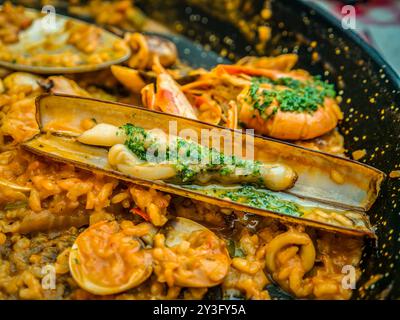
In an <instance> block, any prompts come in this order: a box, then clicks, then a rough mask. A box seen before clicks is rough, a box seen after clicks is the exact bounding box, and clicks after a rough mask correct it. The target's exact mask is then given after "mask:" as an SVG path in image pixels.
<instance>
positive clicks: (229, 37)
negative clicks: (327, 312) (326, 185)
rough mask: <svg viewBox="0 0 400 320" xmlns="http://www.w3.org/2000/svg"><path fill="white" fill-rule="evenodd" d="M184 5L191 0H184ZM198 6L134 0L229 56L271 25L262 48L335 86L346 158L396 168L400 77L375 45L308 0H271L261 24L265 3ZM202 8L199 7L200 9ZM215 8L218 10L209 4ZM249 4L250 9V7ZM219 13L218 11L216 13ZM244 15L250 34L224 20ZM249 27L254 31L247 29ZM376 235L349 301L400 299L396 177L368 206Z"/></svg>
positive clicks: (251, 45)
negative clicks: (233, 11) (356, 156)
mask: <svg viewBox="0 0 400 320" xmlns="http://www.w3.org/2000/svg"><path fill="white" fill-rule="evenodd" d="M190 2H191V3H193V2H196V1H190ZM198 2H200V7H201V8H197V7H196V6H194V5H192V4H191V5H189V4H188V5H182V2H179V1H174V0H167V1H139V4H140V5H141V7H142V8H143V9H144V10H145V11H146V12H147V13H148V14H150V15H152V16H153V17H154V18H156V19H158V20H161V21H163V22H164V23H167V24H169V25H170V26H172V27H173V28H174V29H175V30H176V31H178V32H181V33H183V34H185V35H186V36H187V37H189V38H191V39H194V40H196V41H198V42H199V43H201V44H203V45H204V46H205V48H206V49H211V50H214V51H216V52H218V53H220V54H221V55H222V56H223V57H227V58H229V59H231V60H234V59H237V58H239V57H242V56H244V55H249V54H256V50H255V48H256V43H257V40H258V39H257V36H254V34H255V33H254V30H256V29H257V27H258V26H259V24H261V23H262V24H265V25H268V26H270V27H272V38H271V41H270V42H269V44H268V45H267V46H266V48H265V52H260V51H259V50H258V54H260V53H265V54H273V55H276V54H278V53H286V52H294V53H298V54H299V56H300V60H299V64H298V66H299V67H302V68H304V69H307V70H309V71H310V72H311V73H313V74H321V75H323V77H324V78H326V79H329V80H331V81H333V82H334V83H336V87H337V91H338V92H339V95H340V96H341V97H342V103H341V106H342V109H343V111H344V113H345V116H346V117H345V119H344V121H342V123H341V125H340V131H341V133H342V134H343V135H344V137H345V142H346V150H347V152H348V155H351V153H352V152H354V151H356V150H364V149H365V151H366V155H365V156H364V157H363V158H362V159H361V160H360V161H361V162H364V163H367V164H369V165H372V166H374V167H377V168H379V169H380V170H382V171H384V172H385V173H387V174H389V173H390V172H391V171H393V170H400V79H399V76H398V75H397V74H396V73H395V72H394V71H393V70H392V69H391V68H390V66H388V65H387V64H386V62H385V61H384V60H383V59H382V58H381V57H380V55H379V54H378V53H377V51H376V50H374V49H373V48H371V47H370V46H369V45H367V44H366V43H364V42H363V40H362V39H361V38H360V37H359V36H358V35H356V34H355V33H354V32H352V31H350V30H344V29H343V28H342V27H341V24H340V22H339V21H337V20H336V19H335V18H333V17H330V16H329V15H328V14H327V13H326V12H325V11H323V10H322V9H319V8H318V7H316V6H313V5H312V4H311V3H309V2H308V1H300V0H296V1H295V0H279V1H278V0H276V1H272V3H271V5H272V12H273V15H272V17H271V18H270V19H268V20H266V21H264V20H263V19H259V18H258V17H256V12H259V11H260V9H261V8H263V6H264V1H246V0H242V1H237V2H236V3H237V5H238V7H237V8H238V9H243V8H246V3H248V2H250V3H251V6H250V9H251V10H248V11H245V10H243V11H242V13H241V14H238V15H229V16H228V15H227V17H226V19H225V21H221V20H220V19H218V18H214V17H212V16H211V15H210V14H209V13H207V11H208V10H207V1H198ZM204 8H206V10H204ZM209 9H210V10H209V11H213V10H214V13H215V12H216V11H218V10H224V7H223V6H221V8H220V9H218V8H214V7H213V6H209ZM255 9H256V10H255ZM217 16H219V18H221V14H219V15H218V14H217ZM232 18H234V19H246V21H247V22H250V23H248V28H250V32H253V37H252V36H249V33H247V34H246V33H242V32H241V31H240V30H239V28H238V27H237V26H238V23H232V21H229V20H230V19H232ZM253 29H254V30H253ZM370 216H371V220H372V223H373V224H375V226H376V232H377V235H378V237H379V240H378V241H377V243H376V245H374V244H371V245H369V246H367V247H366V249H365V250H364V253H363V259H362V271H363V275H362V277H361V279H360V281H359V283H358V285H357V290H355V292H354V296H353V297H354V298H356V299H398V298H400V275H399V272H398V270H400V232H399V231H400V179H393V178H388V179H387V181H386V182H385V183H384V185H383V188H382V192H381V195H380V198H379V199H378V201H377V202H376V204H375V205H374V206H373V208H372V209H371V211H370Z"/></svg>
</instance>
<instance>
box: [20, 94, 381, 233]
mask: <svg viewBox="0 0 400 320" xmlns="http://www.w3.org/2000/svg"><path fill="white" fill-rule="evenodd" d="M36 102H37V121H38V123H39V127H40V130H41V133H40V134H39V135H38V136H36V137H34V138H33V139H32V140H30V141H28V142H26V143H24V145H23V147H24V148H26V149H28V150H30V151H31V152H34V153H36V154H39V155H42V156H46V157H49V158H51V159H54V160H56V161H61V162H67V163H72V164H74V165H75V166H77V167H80V168H83V169H87V170H91V171H100V172H103V173H105V174H107V175H109V176H113V177H116V178H118V179H121V180H125V181H129V182H132V183H135V184H139V185H144V186H148V187H152V188H155V189H158V190H161V191H165V192H169V193H173V194H177V195H180V196H184V197H189V198H192V199H197V200H201V201H205V202H209V203H212V204H215V205H218V206H220V207H224V208H232V209H233V210H240V211H246V212H251V213H254V214H259V215H262V216H269V217H275V218H278V219H280V220H283V221H287V222H294V223H301V224H305V225H308V226H313V227H318V228H322V229H325V230H330V231H336V232H341V233H346V234H352V235H369V236H373V235H374V233H373V231H372V229H371V227H370V225H369V222H368V217H367V215H366V213H365V211H367V210H368V209H370V207H371V206H372V204H373V203H374V201H375V200H376V198H377V196H378V194H379V190H380V185H381V183H382V181H383V180H384V178H385V174H384V173H383V172H381V171H379V170H377V169H375V168H372V167H370V166H367V165H365V164H362V163H358V162H356V161H352V160H349V159H345V158H341V157H337V156H333V155H329V154H326V153H322V152H318V151H313V150H309V149H305V148H302V147H298V146H295V145H292V144H289V143H285V142H280V141H277V140H274V139H267V138H263V137H259V136H254V135H249V134H244V133H242V132H240V131H235V130H230V129H226V128H222V127H217V126H212V125H209V124H206V123H203V122H199V121H194V120H190V119H186V118H182V117H177V116H172V115H169V114H165V113H161V112H155V111H152V110H148V109H143V108H139V107H134V106H129V105H123V104H117V103H112V102H105V101H99V100H95V99H89V98H80V97H72V96H66V95H43V96H40V97H38V99H37V101H36ZM88 118H89V119H93V120H95V121H96V122H97V123H108V124H112V125H115V126H121V125H124V124H126V123H132V124H134V125H136V126H139V127H143V128H144V129H146V130H150V129H155V128H157V129H161V130H163V131H165V132H166V133H170V134H175V135H177V134H178V133H182V132H185V131H184V130H185V129H190V130H191V132H195V133H196V134H197V136H198V137H200V136H201V134H202V130H207V132H210V131H208V130H212V131H211V133H212V135H211V136H210V137H209V140H210V141H211V140H212V136H214V137H215V135H216V134H217V135H221V136H224V137H228V138H229V137H230V139H227V140H224V141H225V144H224V142H220V150H236V151H237V150H241V151H242V152H239V155H240V156H242V157H243V158H246V157H249V156H250V157H251V156H252V154H251V153H250V152H249V153H247V154H246V152H247V151H249V150H250V149H251V148H250V147H249V146H252V147H254V160H259V161H262V162H272V163H274V162H275V163H282V164H286V165H288V166H290V167H291V168H292V169H294V170H295V171H296V173H297V174H298V180H297V182H296V184H295V185H294V187H293V188H291V189H290V190H287V191H285V192H275V193H273V192H271V193H272V194H274V196H276V197H278V198H279V199H285V200H288V201H291V202H293V203H296V204H299V205H301V206H304V205H305V206H306V207H307V208H308V209H310V208H318V209H321V210H325V211H328V212H330V211H332V212H335V213H336V214H341V215H343V214H346V213H349V212H350V213H351V217H352V219H353V220H355V221H354V225H352V226H343V225H335V224H334V223H327V222H326V221H325V222H324V221H319V220H315V219H314V218H313V219H307V218H306V216H305V217H294V216H290V215H285V214H282V213H279V212H274V211H271V210H263V209H259V208H256V207H253V206H250V205H248V204H243V203H239V202H235V201H232V200H230V199H226V198H220V197H218V196H215V195H213V194H212V193H211V192H210V191H209V189H207V188H204V187H201V188H199V187H193V186H186V185H175V184H172V183H166V182H163V181H147V180H140V179H137V178H135V177H132V176H126V175H124V174H122V173H121V172H118V171H116V170H114V169H113V168H111V167H110V165H109V164H108V161H107V153H108V151H107V150H106V149H104V148H100V147H93V146H88V145H83V144H81V143H79V142H77V141H76V139H75V137H77V136H79V135H80V134H81V133H82V132H83V131H84V129H82V127H81V123H82V121H83V120H85V119H88ZM170 123H173V124H174V126H176V132H170V131H174V130H172V129H171V128H170V127H169V125H170ZM203 132H204V131H203ZM219 140H221V139H219ZM229 140H230V141H229ZM210 141H208V142H210ZM246 141H247V143H246ZM249 141H250V142H249ZM202 142H203V141H202ZM206 142H207V141H206ZM209 145H211V144H209ZM213 147H215V145H214V144H213ZM227 147H228V148H227ZM235 155H238V153H235ZM217 187H218V186H217ZM354 217H356V218H354Z"/></svg>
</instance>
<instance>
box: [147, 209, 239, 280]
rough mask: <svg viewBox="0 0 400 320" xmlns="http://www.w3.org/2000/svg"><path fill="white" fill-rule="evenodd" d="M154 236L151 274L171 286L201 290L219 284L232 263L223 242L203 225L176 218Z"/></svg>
mask: <svg viewBox="0 0 400 320" xmlns="http://www.w3.org/2000/svg"><path fill="white" fill-rule="evenodd" d="M163 229H164V230H163V233H164V234H163V235H157V236H156V237H155V241H154V243H155V248H154V249H153V259H154V272H155V273H156V275H157V277H158V281H161V282H167V283H168V284H169V285H170V286H172V285H178V286H182V287H191V288H196V287H198V288H202V287H213V286H216V285H218V284H220V283H221V282H222V281H223V279H224V278H225V276H226V275H227V273H228V270H229V266H230V263H231V260H230V257H229V253H228V250H227V248H226V244H225V241H224V240H222V239H220V238H219V237H218V236H217V235H216V234H215V233H214V232H212V231H211V230H209V229H208V228H206V227H205V226H203V225H201V224H199V223H197V222H194V221H193V220H190V219H186V218H181V217H178V218H175V219H173V220H172V221H170V222H169V223H168V224H167V225H166V226H165V227H164V228H163Z"/></svg>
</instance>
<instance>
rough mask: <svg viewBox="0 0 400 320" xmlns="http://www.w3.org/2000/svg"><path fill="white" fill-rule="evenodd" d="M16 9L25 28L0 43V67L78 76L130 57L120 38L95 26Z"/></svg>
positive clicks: (53, 14) (68, 18)
mask: <svg viewBox="0 0 400 320" xmlns="http://www.w3.org/2000/svg"><path fill="white" fill-rule="evenodd" d="M20 9H22V10H23V12H22V13H21V14H22V15H23V16H26V19H28V21H29V26H27V27H24V28H21V30H19V32H18V33H17V34H16V35H15V39H14V41H9V42H4V43H2V45H1V54H0V66H2V67H5V68H8V69H12V70H19V71H26V72H33V73H42V74H60V73H63V74H65V73H80V72H89V71H95V70H100V69H105V68H107V67H109V66H111V65H114V64H118V63H121V62H123V61H125V60H127V59H128V58H129V56H130V54H131V52H130V49H129V47H128V46H127V45H126V44H125V43H124V42H123V40H122V39H120V38H119V37H117V36H116V35H114V34H112V33H111V32H109V31H106V30H104V29H101V28H99V27H97V26H94V25H91V24H88V23H86V22H83V21H80V20H77V19H73V18H70V17H66V16H62V15H58V14H55V13H52V12H49V13H47V14H46V15H44V14H42V13H41V12H39V11H36V10H34V9H27V8H22V7H17V9H15V10H20ZM1 10H5V9H4V7H3V8H2V9H1ZM7 10H13V8H9V6H8V7H7ZM5 14H7V13H5Z"/></svg>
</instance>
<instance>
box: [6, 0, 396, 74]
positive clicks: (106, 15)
mask: <svg viewBox="0 0 400 320" xmlns="http://www.w3.org/2000/svg"><path fill="white" fill-rule="evenodd" d="M164 1H165V2H166V3H167V2H168V1H169V0H164ZM180 1H182V4H184V3H203V5H205V6H206V7H208V9H209V10H210V11H212V13H213V14H214V13H216V11H218V10H217V9H221V10H220V11H221V12H223V14H224V15H225V16H229V15H230V13H229V12H228V11H229V8H235V7H238V8H241V5H240V3H245V2H246V3H253V4H254V7H257V8H258V5H257V4H258V3H262V1H256V0H250V1H248V0H180ZM264 1H265V2H268V1H270V0H264ZM273 1H279V0H273ZM303 1H310V2H314V3H315V4H316V5H318V6H321V7H322V8H324V9H325V10H327V11H329V12H330V13H332V14H333V15H334V16H336V17H338V18H339V19H340V18H341V17H342V13H341V11H342V7H343V6H344V5H353V6H354V8H355V11H356V31H357V32H358V33H359V34H361V35H362V37H363V38H364V39H365V40H366V41H367V42H369V43H370V44H371V45H372V46H374V47H375V48H377V49H378V51H379V52H380V53H381V54H382V55H383V56H384V57H385V58H386V60H387V61H388V62H389V64H391V65H392V67H393V68H394V69H395V70H396V71H397V73H398V74H400V0H303ZM2 2H4V1H3V0H0V3H2ZM12 2H13V3H18V4H25V5H27V6H33V7H38V6H43V5H45V4H52V5H55V6H56V7H57V8H64V9H65V11H66V12H68V13H70V14H73V15H77V16H80V15H85V14H88V15H91V16H95V18H96V21H97V22H98V23H108V24H111V25H116V26H118V27H121V28H123V29H129V26H127V25H126V22H127V21H128V22H130V24H131V25H132V24H133V25H134V27H135V29H138V30H140V29H141V27H143V26H142V22H143V21H144V16H143V14H142V12H141V11H140V10H139V9H137V7H136V6H135V5H147V6H152V5H153V3H154V2H157V1H154V0H105V1H102V0H19V1H18V0H15V1H12ZM250 6H251V5H250ZM254 7H253V8H250V9H255V8H254ZM247 9H249V8H247ZM239 10H241V9H239ZM256 10H257V9H256ZM161 14H162V13H161ZM159 18H162V17H159ZM119 20H121V23H120V22H119ZM128 24H129V23H128ZM151 29H153V31H155V30H157V29H154V26H152V28H151ZM157 31H160V30H157Z"/></svg>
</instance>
